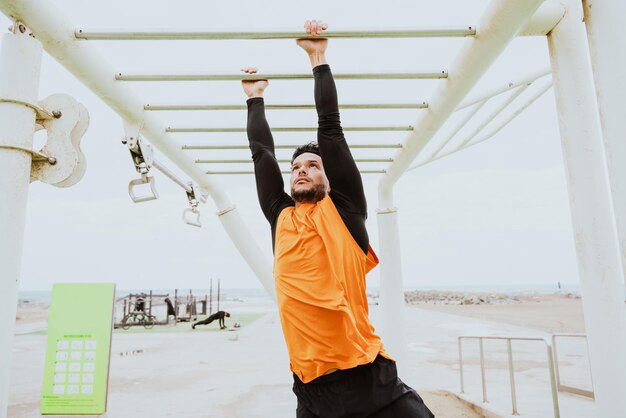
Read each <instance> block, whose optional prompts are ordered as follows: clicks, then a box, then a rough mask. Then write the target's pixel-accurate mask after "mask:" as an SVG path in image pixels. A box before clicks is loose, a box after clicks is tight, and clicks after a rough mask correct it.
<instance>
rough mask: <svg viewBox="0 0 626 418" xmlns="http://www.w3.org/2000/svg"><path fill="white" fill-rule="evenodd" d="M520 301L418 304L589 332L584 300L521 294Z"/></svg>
mask: <svg viewBox="0 0 626 418" xmlns="http://www.w3.org/2000/svg"><path fill="white" fill-rule="evenodd" d="M517 298H518V299H519V300H520V303H514V304H480V305H451V304H447V305H445V304H432V303H419V304H416V305H415V306H417V307H419V308H422V309H431V310H434V311H438V312H445V313H449V314H453V315H461V316H470V317H472V318H478V319H482V320H487V321H495V322H502V323H505V324H511V325H517V326H520V327H525V328H532V329H536V330H540V331H544V332H547V333H556V332H585V324H584V318H583V308H582V302H581V300H580V299H577V298H572V297H567V296H563V295H533V296H529V295H526V296H518V297H517Z"/></svg>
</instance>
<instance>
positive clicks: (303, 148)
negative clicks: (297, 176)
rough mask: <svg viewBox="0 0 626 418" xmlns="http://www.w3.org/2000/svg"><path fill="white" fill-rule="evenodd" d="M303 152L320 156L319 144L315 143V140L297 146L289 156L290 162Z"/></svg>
mask: <svg viewBox="0 0 626 418" xmlns="http://www.w3.org/2000/svg"><path fill="white" fill-rule="evenodd" d="M305 152H310V153H313V154H317V155H319V156H320V157H321V154H320V147H319V145H317V142H309V143H308V144H304V145H300V146H299V147H298V148H296V150H295V151H294V152H293V155H292V156H291V164H293V160H295V159H296V158H298V156H299V155H301V154H304V153H305Z"/></svg>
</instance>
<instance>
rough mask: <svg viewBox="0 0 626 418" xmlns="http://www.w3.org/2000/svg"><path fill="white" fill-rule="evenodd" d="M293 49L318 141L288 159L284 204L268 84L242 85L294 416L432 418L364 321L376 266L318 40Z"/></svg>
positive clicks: (313, 32) (317, 27) (310, 24)
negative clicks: (304, 68)
mask: <svg viewBox="0 0 626 418" xmlns="http://www.w3.org/2000/svg"><path fill="white" fill-rule="evenodd" d="M304 27H305V29H306V32H307V33H308V34H309V36H313V37H315V36H318V35H320V34H321V33H322V32H323V31H324V30H325V29H326V28H327V25H326V24H324V23H322V22H320V21H316V20H312V21H307V22H306V23H305V25H304ZM297 44H298V45H299V46H300V47H301V48H302V49H304V51H305V52H306V53H307V55H308V57H309V59H310V61H311V65H312V67H313V76H314V79H315V104H316V108H317V113H318V131H317V141H318V142H317V143H309V144H306V145H303V146H301V147H299V148H297V149H296V150H295V152H294V153H293V157H292V162H291V179H290V186H291V196H289V195H288V194H287V193H285V191H284V182H283V178H282V174H281V171H280V168H279V166H278V163H277V160H276V157H275V154H274V141H273V138H272V134H271V131H270V127H269V125H268V123H267V120H266V118H265V108H264V100H263V92H264V90H265V88H266V87H267V86H268V82H267V80H244V81H243V82H242V85H243V89H244V92H245V93H246V95H247V96H248V101H247V104H248V129H247V132H248V140H249V143H250V150H251V151H252V159H253V160H254V170H255V178H256V185H257V193H258V197H259V201H260V204H261V209H262V210H263V213H264V215H265V217H266V218H267V220H268V221H269V222H270V225H271V231H272V245H273V248H274V279H275V285H276V294H277V299H278V307H279V312H280V319H281V323H282V328H283V334H284V337H285V342H286V343H287V350H288V352H289V359H290V366H291V370H292V372H293V376H294V385H293V391H294V393H295V394H296V397H297V400H298V404H297V405H298V406H297V410H296V416H297V417H298V418H301V417H320V418H326V417H328V418H331V417H377V418H385V417H402V418H408V417H432V416H434V415H433V414H432V413H431V412H430V410H429V409H428V408H427V407H426V405H424V403H423V401H422V399H421V398H420V396H419V395H418V394H417V392H415V391H414V390H413V389H411V388H410V387H408V386H407V385H406V384H404V383H403V382H402V381H401V380H400V379H399V378H398V376H397V370H396V364H395V361H394V360H393V359H392V358H391V357H390V356H389V354H387V353H386V352H385V350H384V348H383V344H382V342H381V340H380V337H379V336H378V335H376V334H375V333H374V327H373V326H372V325H371V323H370V321H369V316H368V305H367V297H366V294H365V284H366V283H365V275H366V273H367V272H369V271H370V270H371V269H372V268H374V267H375V266H376V265H377V264H378V259H377V257H376V254H374V252H373V250H372V248H371V247H370V246H369V238H368V235H367V230H366V229H365V219H366V217H367V207H366V200H365V192H364V190H363V183H362V180H361V175H360V173H359V170H358V168H357V166H356V164H355V162H354V159H353V158H352V155H351V153H350V150H349V148H348V144H347V143H346V141H345V138H344V135H343V130H342V128H341V123H340V120H339V108H338V103H337V91H336V88H335V82H334V80H333V76H332V73H331V71H330V67H329V66H328V64H327V63H326V57H325V51H326V47H327V45H328V40H327V39H324V38H323V37H319V38H314V39H311V38H308V39H298V40H297ZM243 71H244V72H246V73H248V74H254V73H256V71H257V70H256V69H255V68H246V69H244V70H243Z"/></svg>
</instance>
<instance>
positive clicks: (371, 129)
mask: <svg viewBox="0 0 626 418" xmlns="http://www.w3.org/2000/svg"><path fill="white" fill-rule="evenodd" d="M246 130H247V128H239V127H237V128H224V127H222V128H201V127H200V128H193V127H190V128H172V127H170V126H168V127H167V128H165V132H177V133H196V132H246ZM343 130H344V131H345V132H393V131H412V130H413V127H412V126H348V127H345V128H343ZM316 131H317V126H292V127H278V128H272V132H316Z"/></svg>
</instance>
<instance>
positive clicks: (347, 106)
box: [144, 102, 428, 111]
mask: <svg viewBox="0 0 626 418" xmlns="http://www.w3.org/2000/svg"><path fill="white" fill-rule="evenodd" d="M427 107H428V103H426V102H421V103H420V102H416V103H343V104H342V103H340V104H339V109H359V110H366V109H367V110H369V109H425V108H427ZM247 109H248V107H247V106H246V105H245V104H240V103H239V104H201V103H198V104H156V105H152V104H146V105H144V110H152V111H164V110H176V111H181V110H247ZM306 109H310V110H313V109H315V105H314V104H297V103H283V104H276V103H266V104H265V110H306Z"/></svg>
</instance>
